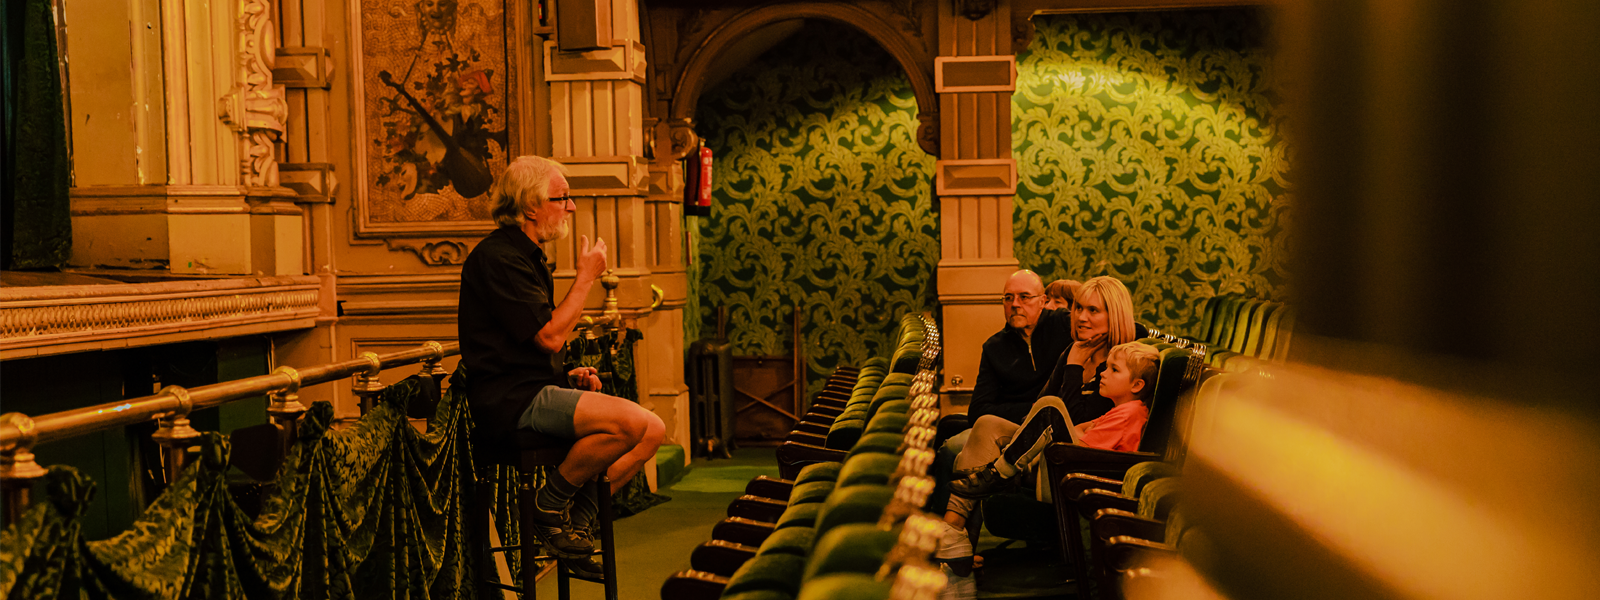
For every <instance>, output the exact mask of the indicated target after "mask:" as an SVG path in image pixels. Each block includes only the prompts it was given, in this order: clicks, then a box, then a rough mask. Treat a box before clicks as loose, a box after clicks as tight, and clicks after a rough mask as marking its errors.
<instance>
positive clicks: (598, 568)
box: [557, 556, 606, 582]
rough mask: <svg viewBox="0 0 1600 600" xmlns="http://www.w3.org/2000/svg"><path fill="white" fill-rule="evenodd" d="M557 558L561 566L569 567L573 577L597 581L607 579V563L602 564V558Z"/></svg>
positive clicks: (568, 570)
mask: <svg viewBox="0 0 1600 600" xmlns="http://www.w3.org/2000/svg"><path fill="white" fill-rule="evenodd" d="M557 560H559V561H560V562H561V566H563V567H566V568H567V572H568V573H571V574H572V576H573V577H577V578H579V579H586V580H590V581H596V582H603V581H605V579H606V571H605V565H602V564H600V559H598V558H595V557H593V556H585V557H583V558H561V559H557Z"/></svg>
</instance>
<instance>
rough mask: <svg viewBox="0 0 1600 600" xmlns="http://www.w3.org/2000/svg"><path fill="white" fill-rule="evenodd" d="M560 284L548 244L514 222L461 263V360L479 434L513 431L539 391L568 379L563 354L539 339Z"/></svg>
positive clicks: (492, 235) (459, 317)
mask: <svg viewBox="0 0 1600 600" xmlns="http://www.w3.org/2000/svg"><path fill="white" fill-rule="evenodd" d="M554 290H555V280H554V278H553V277H552V276H551V273H550V266H549V265H548V264H546V263H545V254H544V250H542V249H540V248H539V245H538V244H535V243H533V240H531V239H528V236H527V234H525V233H523V232H522V230H520V229H517V228H515V227H501V228H500V229H497V230H495V232H494V233H491V234H489V237H486V238H484V239H483V241H481V242H478V247H476V248H473V249H472V253H471V254H470V255H468V256H467V262H466V264H464V265H462V267H461V302H460V304H459V307H458V309H457V310H458V311H459V312H458V314H457V316H458V319H459V323H460V325H459V327H460V337H461V360H462V362H463V363H465V364H466V366H467V401H468V403H469V404H470V405H471V407H472V420H473V421H475V422H476V424H477V426H478V427H479V429H480V431H479V434H481V435H486V436H494V437H493V438H490V439H498V438H499V437H500V436H502V435H505V434H509V433H510V432H511V431H512V430H514V429H516V426H517V419H518V418H519V417H521V416H522V413H523V412H524V411H526V410H527V409H528V405H529V404H531V403H532V402H533V396H534V394H537V393H539V390H541V389H544V387H545V386H547V385H560V384H561V383H563V382H564V381H565V377H564V376H562V374H561V370H560V367H561V363H560V361H559V357H558V356H556V355H555V354H551V353H549V352H545V350H544V349H543V348H540V347H539V344H538V342H537V341H535V340H534V336H536V335H537V334H538V333H539V330H540V329H543V328H544V326H545V324H546V323H549V322H550V313H551V310H553V309H554V305H553V303H552V302H551V299H550V298H551V296H552V295H553V293H554Z"/></svg>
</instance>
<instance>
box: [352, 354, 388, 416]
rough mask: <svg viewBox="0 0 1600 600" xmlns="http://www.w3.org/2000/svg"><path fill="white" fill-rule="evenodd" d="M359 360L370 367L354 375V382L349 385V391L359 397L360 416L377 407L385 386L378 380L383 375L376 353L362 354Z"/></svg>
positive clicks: (380, 361)
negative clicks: (379, 396)
mask: <svg viewBox="0 0 1600 600" xmlns="http://www.w3.org/2000/svg"><path fill="white" fill-rule="evenodd" d="M361 360H365V361H367V364H368V365H370V366H368V367H367V370H366V371H363V372H361V373H357V374H356V380H355V382H354V383H352V384H350V391H352V392H355V394H356V395H357V396H360V397H361V414H367V411H369V410H372V407H374V406H377V405H378V395H379V394H382V393H383V390H384V388H387V387H389V386H386V385H384V384H383V382H382V381H380V380H379V376H380V375H381V374H382V373H383V361H382V360H380V359H379V358H378V353H376V352H362V353H361Z"/></svg>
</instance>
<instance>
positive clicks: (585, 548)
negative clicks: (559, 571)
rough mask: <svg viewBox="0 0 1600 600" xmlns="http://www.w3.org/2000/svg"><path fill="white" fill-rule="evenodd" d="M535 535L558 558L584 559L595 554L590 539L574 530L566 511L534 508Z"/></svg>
mask: <svg viewBox="0 0 1600 600" xmlns="http://www.w3.org/2000/svg"><path fill="white" fill-rule="evenodd" d="M533 510H534V513H533V535H534V537H537V538H539V543H540V544H543V545H544V547H545V549H546V550H548V551H549V552H550V553H551V554H554V555H556V557H558V558H583V557H586V556H589V555H590V554H591V553H593V552H594V544H593V543H590V542H589V538H587V537H584V536H582V535H580V534H578V533H577V532H576V531H573V530H572V527H571V525H569V524H568V523H567V514H566V512H565V511H561V512H556V511H549V510H544V509H542V508H539V507H537V506H535V507H534V509H533Z"/></svg>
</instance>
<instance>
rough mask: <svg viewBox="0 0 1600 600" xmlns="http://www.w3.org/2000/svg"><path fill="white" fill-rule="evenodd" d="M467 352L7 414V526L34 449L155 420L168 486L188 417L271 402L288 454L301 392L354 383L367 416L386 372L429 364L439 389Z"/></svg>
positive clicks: (426, 368) (2, 463)
mask: <svg viewBox="0 0 1600 600" xmlns="http://www.w3.org/2000/svg"><path fill="white" fill-rule="evenodd" d="M460 353H461V345H460V344H459V343H455V342H451V343H448V344H440V343H438V342H428V343H426V344H423V345H422V346H420V347H417V348H413V349H410V350H402V351H399V352H393V353H389V354H383V355H379V354H376V353H372V352H363V353H362V354H361V356H360V358H357V359H355V360H348V361H344V362H339V363H331V364H325V365H319V366H315V367H309V368H305V369H295V368H293V367H278V368H277V369H276V370H274V371H273V372H272V373H270V374H267V375H260V376H256V377H250V378H246V379H237V380H234V381H224V382H221V383H215V384H211V385H205V386H200V387H197V388H194V389H185V388H183V387H180V386H176V385H169V386H167V387H165V388H162V389H161V391H160V392H157V393H156V394H154V395H150V396H144V397H142V398H133V399H129V400H122V401H118V402H110V403H106V404H99V405H96V406H88V407H84V408H76V409H73V410H66V411H61V412H56V413H50V414H47V415H41V416H39V417H32V418H30V417H29V416H27V415H24V414H22V413H6V414H3V415H0V494H3V496H4V497H3V501H4V503H5V512H4V515H3V517H4V522H5V524H7V525H9V524H11V523H13V522H15V521H16V519H17V518H18V517H20V516H21V515H22V512H23V511H24V510H26V508H27V505H28V502H29V498H28V490H29V488H30V487H31V486H32V484H33V481H34V480H35V479H38V478H40V477H42V476H44V474H45V470H44V468H43V467H40V466H39V464H38V463H36V462H34V456H33V448H34V447H35V446H37V445H39V444H44V443H48V442H54V441H59V440H64V439H68V438H72V437H77V436H81V435H86V434H90V433H95V432H99V431H106V430H110V429H116V428H118V427H126V426H128V425H136V424H139V423H144V422H147V421H151V420H154V421H156V426H157V429H156V432H155V433H154V434H152V435H151V438H152V439H153V440H154V441H155V442H156V443H157V444H160V445H161V448H162V453H163V455H164V460H163V463H164V464H165V470H166V472H167V479H168V481H171V480H172V479H174V478H176V476H177V473H178V472H179V471H180V470H182V468H183V464H184V460H185V457H186V454H187V453H186V449H187V448H188V447H189V446H192V445H194V443H196V442H197V441H198V439H199V438H200V432H199V431H196V430H195V429H194V428H193V427H190V426H189V413H191V412H193V411H196V410H203V409H207V408H214V407H217V406H222V405H224V404H227V403H229V402H234V401H237V400H245V399H249V398H256V397H260V396H261V395H262V394H266V395H268V399H269V401H268V406H267V413H268V416H269V417H270V418H271V420H272V422H273V424H274V425H276V426H277V427H278V428H279V430H280V433H281V436H282V439H283V441H284V449H285V450H287V444H288V443H289V442H290V441H292V440H293V437H294V427H295V423H296V421H297V420H298V419H299V418H300V415H301V414H303V413H305V411H306V407H305V406H303V405H301V404H300V402H299V392H300V388H302V387H305V386H311V385H317V384H320V383H327V382H329V381H334V380H337V379H343V378H345V377H350V376H355V381H354V382H352V384H351V387H352V391H353V392H354V393H355V394H356V395H358V396H360V397H361V410H362V412H366V411H367V410H368V409H369V408H371V407H372V406H373V405H374V403H375V402H376V399H377V397H378V395H379V394H381V393H382V392H383V390H384V388H385V387H386V386H385V385H384V384H383V383H382V382H381V381H379V378H378V376H379V373H380V372H382V371H383V369H386V368H390V367H399V366H404V365H410V364H416V363H418V362H421V363H423V373H425V374H427V375H429V376H431V377H433V379H434V381H435V382H438V381H441V380H443V379H444V377H446V376H447V375H449V373H448V372H447V371H445V369H444V366H443V362H444V359H445V357H447V356H454V355H457V354H460Z"/></svg>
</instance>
